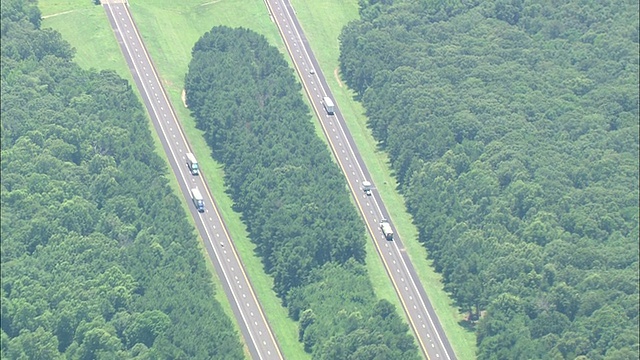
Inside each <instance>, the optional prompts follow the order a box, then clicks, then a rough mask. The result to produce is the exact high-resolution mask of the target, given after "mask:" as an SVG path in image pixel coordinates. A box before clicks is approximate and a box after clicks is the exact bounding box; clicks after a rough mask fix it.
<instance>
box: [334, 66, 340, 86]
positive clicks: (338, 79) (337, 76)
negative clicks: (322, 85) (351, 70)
mask: <svg viewBox="0 0 640 360" xmlns="http://www.w3.org/2000/svg"><path fill="white" fill-rule="evenodd" d="M333 76H335V77H336V81H338V86H340V87H342V81H340V76H339V75H338V68H336V69H335V70H333Z"/></svg>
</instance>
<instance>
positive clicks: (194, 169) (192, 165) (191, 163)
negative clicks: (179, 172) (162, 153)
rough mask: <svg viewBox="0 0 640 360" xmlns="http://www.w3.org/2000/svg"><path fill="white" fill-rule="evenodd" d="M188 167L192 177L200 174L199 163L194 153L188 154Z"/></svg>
mask: <svg viewBox="0 0 640 360" xmlns="http://www.w3.org/2000/svg"><path fill="white" fill-rule="evenodd" d="M187 166H188V167H189V171H191V175H198V174H199V173H200V167H199V166H198V161H197V160H196V157H195V156H194V155H193V154H192V153H187Z"/></svg>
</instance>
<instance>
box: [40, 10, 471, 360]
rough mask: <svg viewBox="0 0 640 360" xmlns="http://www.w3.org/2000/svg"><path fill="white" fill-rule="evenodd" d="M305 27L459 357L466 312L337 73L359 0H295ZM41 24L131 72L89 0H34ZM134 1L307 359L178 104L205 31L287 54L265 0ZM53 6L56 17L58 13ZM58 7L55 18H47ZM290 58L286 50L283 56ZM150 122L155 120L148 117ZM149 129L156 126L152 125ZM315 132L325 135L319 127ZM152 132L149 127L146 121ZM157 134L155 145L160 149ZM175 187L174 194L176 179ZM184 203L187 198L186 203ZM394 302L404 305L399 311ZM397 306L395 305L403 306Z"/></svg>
mask: <svg viewBox="0 0 640 360" xmlns="http://www.w3.org/2000/svg"><path fill="white" fill-rule="evenodd" d="M292 4H293V6H294V8H295V9H296V12H297V15H298V18H299V20H300V22H301V24H302V26H303V27H304V30H305V34H306V36H307V38H308V39H309V42H310V44H311V45H312V47H313V50H314V53H315V55H316V57H317V58H318V61H319V62H320V64H321V68H322V70H323V72H324V75H325V77H326V78H327V81H328V82H329V85H330V86H331V89H332V91H333V93H334V96H335V97H336V99H335V100H336V102H337V104H338V105H339V106H340V109H341V111H342V113H343V114H344V115H345V118H346V121H347V123H348V126H349V129H350V131H351V132H352V135H353V137H354V139H355V141H356V143H357V145H358V148H359V150H360V152H361V154H362V155H363V157H364V159H365V163H366V165H367V167H368V169H369V171H370V172H371V175H372V178H373V179H372V180H373V181H374V183H375V184H376V186H377V188H378V191H379V192H380V194H381V196H382V198H383V199H384V201H385V204H386V206H387V208H388V210H389V212H390V214H391V216H392V219H393V221H394V224H395V225H396V227H397V229H398V232H399V233H400V235H401V236H402V239H403V242H404V244H405V246H406V247H407V249H408V252H409V253H410V254H411V258H412V261H413V263H414V265H415V267H416V269H417V271H418V273H419V276H420V280H421V281H422V283H423V284H424V286H425V288H426V290H427V293H428V294H429V298H430V300H431V302H432V304H433V306H434V308H435V309H436V311H437V313H438V316H439V318H440V321H441V322H442V325H443V327H444V328H445V331H446V332H447V335H448V337H449V339H450V341H451V343H452V345H453V346H454V349H455V351H456V354H457V355H458V357H459V358H460V359H472V358H475V337H474V335H473V333H472V332H469V331H467V330H465V329H464V328H462V327H461V326H460V325H458V322H459V321H460V320H462V316H461V315H460V314H459V313H458V311H457V309H456V308H455V307H454V306H452V305H451V300H450V298H449V297H448V296H447V294H446V293H445V292H444V291H443V289H442V282H441V278H440V276H439V274H437V273H435V272H434V271H433V269H432V267H431V265H430V263H429V262H428V261H427V260H426V251H425V250H424V248H423V247H422V245H420V244H419V243H418V242H417V231H416V228H415V226H414V225H413V224H412V221H411V217H410V215H409V214H408V213H407V212H406V210H405V207H404V200H403V198H402V197H401V196H400V195H399V194H398V193H397V191H396V190H395V189H396V183H395V180H394V178H393V177H392V176H391V172H390V170H389V166H388V159H387V156H386V154H385V153H384V152H382V151H380V150H378V148H377V143H376V141H375V139H373V138H372V137H371V134H370V131H369V130H368V128H367V126H366V118H365V117H364V115H363V109H362V106H361V105H360V104H359V103H357V102H355V101H353V99H352V97H353V92H351V91H350V90H348V89H347V88H346V86H345V85H344V84H342V83H341V82H340V81H339V79H338V71H337V69H338V55H339V43H338V35H339V33H340V31H341V29H342V26H344V25H345V24H346V23H347V22H348V21H350V20H353V19H356V18H357V17H358V12H357V10H358V9H357V0H347V1H341V0H325V1H315V0H292ZM39 6H40V9H41V11H42V14H43V17H45V20H44V21H43V27H49V26H50V27H53V28H55V29H57V30H58V31H60V32H61V33H62V34H63V37H64V38H65V39H66V40H67V41H69V42H70V43H71V44H72V46H74V47H75V48H76V49H77V55H76V61H77V62H78V63H79V64H80V65H81V66H82V67H84V68H96V69H112V70H115V71H116V72H118V74H120V75H121V76H123V77H125V78H127V79H129V80H131V75H130V74H129V70H128V68H127V66H126V63H125V62H124V59H123V58H122V55H121V53H120V50H119V48H118V45H117V43H116V41H115V37H114V35H113V33H112V31H111V28H110V26H109V24H108V21H107V18H106V15H105V14H104V10H103V9H102V7H100V6H95V5H92V4H91V1H88V0H40V5H39ZM130 8H131V11H132V13H133V16H134V19H135V21H136V23H137V26H138V28H139V29H140V32H141V33H142V36H143V37H144V40H145V44H146V46H147V48H148V50H149V52H150V54H151V56H152V58H153V60H154V63H155V65H156V66H157V68H158V71H159V74H160V76H161V78H162V80H163V83H164V85H165V88H166V90H167V93H168V95H169V97H170V99H171V101H172V102H173V106H174V108H175V110H176V113H177V114H178V116H179V118H180V120H181V122H182V125H183V128H184V130H185V133H186V135H187V136H188V138H189V141H190V144H191V146H192V149H193V151H194V153H196V155H197V156H198V159H199V161H200V162H201V166H202V167H203V168H204V169H205V175H206V177H207V180H208V182H209V184H210V186H211V191H212V194H213V195H214V197H215V198H216V201H217V203H218V205H219V207H220V211H221V213H222V216H223V217H224V219H225V222H226V223H227V226H228V227H229V230H230V233H231V235H232V236H233V239H234V242H235V244H236V246H237V247H238V252H239V253H240V256H241V257H242V261H243V262H244V264H245V266H246V267H247V273H248V275H249V277H250V278H251V280H252V283H253V285H254V287H255V290H256V293H257V295H258V297H259V298H260V301H261V303H262V305H263V307H264V309H265V312H266V316H267V318H268V319H269V322H270V323H271V325H272V328H273V329H274V331H275V334H276V337H277V339H278V341H279V343H280V345H281V347H282V349H283V353H284V354H283V355H284V356H285V357H286V358H289V359H309V358H310V356H309V355H308V354H306V353H305V352H304V350H303V349H302V345H301V344H300V343H299V342H298V333H297V323H295V322H293V321H292V320H291V319H289V318H288V317H287V312H286V309H285V308H283V307H282V306H281V305H280V300H279V299H278V298H277V297H276V296H275V293H274V292H273V291H272V286H273V282H272V279H271V277H270V276H268V275H266V274H265V273H264V272H263V270H262V264H261V262H260V259H259V258H257V257H256V256H255V255H254V248H255V247H254V245H253V244H252V243H251V242H250V240H249V239H248V237H247V233H246V229H245V227H244V225H243V224H242V221H241V220H240V216H239V214H237V213H235V212H233V211H232V210H231V205H232V201H231V199H230V198H229V197H228V196H227V194H226V193H225V192H224V186H223V181H222V177H223V172H222V169H221V166H220V165H219V164H217V163H216V162H215V161H213V159H211V156H209V155H210V149H209V147H208V146H207V144H206V142H205V141H204V139H203V137H202V133H201V132H200V131H199V130H197V129H196V128H195V121H194V120H193V118H192V117H191V116H190V114H189V111H188V109H186V108H184V106H183V105H182V100H181V93H182V89H183V85H184V76H185V74H186V73H187V71H188V64H189V61H190V60H191V48H192V47H193V44H194V43H195V42H196V41H197V40H198V38H199V37H200V36H202V34H204V33H205V32H207V31H209V30H210V29H211V28H212V27H213V26H216V25H227V26H231V27H245V28H249V29H252V30H254V31H256V32H258V33H260V34H263V35H264V36H265V37H266V38H267V40H268V41H269V42H270V43H271V44H272V45H274V46H276V47H277V48H279V49H280V50H281V52H282V53H283V54H285V55H286V54H287V53H286V50H285V48H284V44H283V43H282V40H281V39H280V36H279V34H278V31H277V28H276V27H275V25H274V24H273V23H272V22H271V21H270V19H269V14H268V11H267V8H266V6H265V4H264V2H263V1H262V0H217V1H206V0H200V1H198V0H183V1H172V0H130ZM55 14H57V15H55ZM51 15H55V16H51ZM286 57H287V60H289V58H288V55H286ZM150 126H151V125H150ZM151 129H152V128H151ZM317 129H318V134H319V135H320V136H323V135H322V132H321V131H320V130H319V126H318V128H317ZM152 130H153V129H152ZM154 136H155V138H156V143H157V151H158V152H159V153H160V154H161V156H163V157H164V156H165V155H164V154H163V152H162V147H161V146H159V142H158V139H157V136H156V135H155V132H154ZM170 180H171V182H172V187H173V188H174V190H175V191H176V192H177V193H179V190H178V185H177V182H176V180H175V178H173V177H171V179H170ZM184 205H185V206H188V205H187V203H186V201H185V202H184ZM367 267H368V270H369V273H370V277H371V281H372V283H373V284H374V289H375V291H376V294H377V295H378V296H379V297H382V298H385V299H388V300H389V301H391V302H392V303H394V304H396V306H398V307H399V301H398V299H397V297H396V295H395V292H394V290H393V287H392V285H391V283H390V281H389V278H388V276H387V275H386V273H385V270H384V268H383V265H382V263H381V261H380V259H379V257H378V255H377V253H376V251H375V248H374V246H373V244H372V243H371V241H368V242H367ZM216 282H217V287H218V293H217V296H216V297H217V299H218V300H219V301H220V302H221V303H223V307H224V308H225V311H226V312H227V313H228V314H229V316H231V317H233V315H232V313H231V308H230V306H229V305H228V303H227V299H226V297H225V295H224V293H223V291H222V288H221V286H220V283H219V281H218V280H217V279H216ZM399 310H400V309H399ZM400 311H401V310H400Z"/></svg>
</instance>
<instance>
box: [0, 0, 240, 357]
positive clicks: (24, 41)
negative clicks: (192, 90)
mask: <svg viewBox="0 0 640 360" xmlns="http://www.w3.org/2000/svg"><path fill="white" fill-rule="evenodd" d="M1 8H2V20H1V23H2V44H1V46H2V56H1V59H0V60H1V63H2V76H1V82H2V84H1V92H2V93H1V97H2V102H1V115H2V134H1V143H2V155H1V157H2V163H1V170H2V177H1V180H2V182H1V186H2V189H1V190H2V198H1V205H2V207H1V208H2V213H1V221H0V225H1V236H0V239H1V255H2V257H1V265H2V286H1V287H0V295H1V305H2V311H1V329H2V330H1V335H2V342H1V356H0V357H1V358H2V359H60V358H66V359H134V358H135V359H206V360H208V359H214V358H215V359H241V358H244V354H243V350H242V347H241V344H240V342H239V338H238V335H237V334H236V333H235V332H234V331H233V330H232V329H233V327H232V326H231V325H232V324H231V322H230V319H229V317H227V316H226V315H225V314H224V312H223V311H222V309H221V308H220V304H218V303H217V302H216V301H215V299H214V298H213V295H214V289H213V284H212V282H211V274H210V273H209V272H208V271H207V269H206V267H205V263H204V259H203V257H202V255H201V252H200V250H199V248H198V240H197V238H196V236H195V234H194V231H193V227H192V226H190V225H189V223H188V222H187V219H186V214H185V213H184V211H183V210H182V208H181V206H180V202H179V199H178V198H177V197H176V196H175V195H174V194H173V193H172V192H171V190H170V188H169V186H168V183H167V179H166V177H165V176H166V175H167V167H166V165H165V163H164V162H163V161H162V160H161V158H160V157H158V155H157V154H155V153H154V150H153V142H152V139H151V133H150V131H149V127H148V123H147V119H146V118H145V115H144V112H143V109H142V106H141V104H140V103H139V101H138V99H137V98H136V96H135V94H134V93H133V91H132V89H131V87H130V85H129V84H128V83H127V82H126V81H125V80H123V79H121V78H119V77H118V76H117V75H115V73H113V72H101V73H96V72H94V71H84V70H81V69H80V68H79V67H78V66H77V65H76V64H74V63H73V62H72V61H71V60H72V55H73V51H72V49H71V47H70V46H69V44H67V43H66V42H64V41H63V40H62V39H61V37H60V35H59V34H58V33H57V32H55V31H53V30H51V29H45V30H42V29H40V28H39V21H40V13H39V11H38V10H37V8H36V7H35V6H34V5H33V4H31V3H29V2H26V1H22V0H2V7H1Z"/></svg>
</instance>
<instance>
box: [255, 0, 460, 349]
mask: <svg viewBox="0 0 640 360" xmlns="http://www.w3.org/2000/svg"><path fill="white" fill-rule="evenodd" d="M265 3H266V5H267V8H268V10H269V12H270V15H271V19H272V20H273V21H274V22H275V23H276V25H277V26H278V29H279V31H280V35H281V36H282V38H283V39H284V41H285V44H286V47H287V51H288V52H289V55H290V56H291V58H292V60H293V62H294V64H295V68H296V71H297V72H298V74H299V75H300V78H301V80H302V84H303V87H304V89H305V91H306V93H307V96H308V97H309V99H310V101H311V103H312V105H313V108H314V111H315V112H316V115H317V116H318V119H319V120H320V123H321V125H322V129H323V131H324V134H325V135H326V137H327V139H328V140H329V143H330V147H331V150H332V152H333V154H334V156H335V157H336V159H337V160H338V163H339V165H340V167H341V168H342V171H343V172H344V174H345V176H346V178H347V182H348V184H349V188H350V189H351V192H352V194H353V196H354V198H355V200H356V203H357V206H358V208H359V210H360V213H361V214H362V216H363V218H364V220H365V223H366V225H367V229H368V231H369V233H370V235H371V237H372V239H373V241H374V243H375V247H376V249H377V251H378V255H380V258H381V259H382V262H383V263H384V266H385V268H386V271H387V274H388V275H389V277H390V279H391V282H392V283H393V286H394V288H395V290H396V293H397V294H398V297H399V298H400V302H401V304H402V306H403V310H404V312H405V314H406V315H407V318H408V319H409V323H410V325H411V328H412V330H413V331H414V333H415V335H416V338H417V339H418V346H419V347H420V349H421V350H422V353H423V354H424V355H425V356H426V357H427V358H428V359H430V360H436V359H455V358H456V357H455V354H454V352H453V349H452V348H451V345H450V344H449V341H448V339H447V338H446V336H445V334H444V331H443V330H442V326H441V325H440V322H439V321H438V318H437V316H436V314H435V312H434V311H433V308H432V307H431V303H430V302H429V299H428V298H427V294H426V292H425V290H424V287H423V286H422V284H421V283H420V281H419V279H418V277H417V274H416V272H415V269H414V267H413V265H412V264H411V261H410V259H409V257H408V255H407V254H406V251H405V248H404V245H403V244H402V241H401V240H400V238H399V236H398V235H397V231H396V230H395V228H393V230H394V233H395V236H394V239H393V240H392V241H388V240H386V239H385V237H384V235H383V234H382V232H381V230H380V228H379V224H380V220H381V219H382V218H385V219H389V215H388V213H387V210H386V209H385V207H384V204H383V203H382V200H381V199H380V197H379V196H378V194H377V192H376V191H375V184H374V191H373V192H372V195H371V196H367V195H366V194H365V193H364V191H363V190H362V182H363V181H365V180H368V181H371V177H370V176H369V172H368V171H367V169H366V167H365V165H364V163H363V161H362V158H361V157H360V154H359V153H358V150H357V149H356V146H355V143H354V141H353V139H352V137H351V135H350V133H349V130H348V129H347V127H346V125H345V123H344V119H343V117H342V114H341V113H340V110H339V108H338V107H337V104H336V101H335V99H334V97H333V95H332V94H331V90H330V89H329V87H328V85H327V82H326V80H325V78H324V76H323V74H322V71H321V70H320V66H318V62H317V61H316V59H315V57H314V55H313V53H312V51H311V48H310V46H309V44H308V42H307V39H306V38H305V36H304V34H303V32H302V28H301V27H300V24H299V23H298V20H297V18H296V16H295V11H294V10H293V8H292V7H291V5H290V3H289V1H288V0H265ZM327 21H331V20H330V18H328V20H327ZM325 96H328V97H330V98H331V99H333V102H334V104H335V105H336V106H335V112H334V115H329V114H328V113H327V112H326V111H325V109H324V107H323V104H322V99H323V97H325ZM391 225H392V227H393V224H391Z"/></svg>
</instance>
